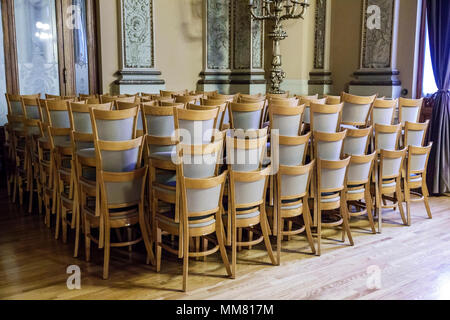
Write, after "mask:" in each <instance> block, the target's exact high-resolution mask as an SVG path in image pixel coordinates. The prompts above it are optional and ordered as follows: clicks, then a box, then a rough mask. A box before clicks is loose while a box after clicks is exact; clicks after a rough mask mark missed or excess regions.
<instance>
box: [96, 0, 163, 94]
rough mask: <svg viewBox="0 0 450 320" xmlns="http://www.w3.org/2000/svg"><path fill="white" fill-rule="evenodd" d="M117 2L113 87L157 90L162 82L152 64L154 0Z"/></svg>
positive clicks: (130, 90) (127, 90) (123, 90)
mask: <svg viewBox="0 0 450 320" xmlns="http://www.w3.org/2000/svg"><path fill="white" fill-rule="evenodd" d="M118 4H119V13H120V14H119V18H120V21H119V23H120V46H121V59H120V70H119V71H118V72H117V73H116V75H117V76H118V78H119V79H118V80H116V81H115V82H114V90H113V91H114V93H115V94H125V93H129V94H134V93H137V92H145V93H159V91H160V90H163V89H164V88H165V82H164V80H162V79H161V77H160V76H161V72H160V71H158V70H157V69H156V67H155V36H154V27H153V0H119V1H118ZM104 54H105V53H104Z"/></svg>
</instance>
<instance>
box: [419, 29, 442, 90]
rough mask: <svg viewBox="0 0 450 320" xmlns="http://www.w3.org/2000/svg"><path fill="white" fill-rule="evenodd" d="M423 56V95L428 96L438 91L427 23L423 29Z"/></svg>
mask: <svg viewBox="0 0 450 320" xmlns="http://www.w3.org/2000/svg"><path fill="white" fill-rule="evenodd" d="M425 37H426V38H425V56H424V59H425V61H424V71H423V89H422V91H423V95H424V96H428V95H432V94H434V93H435V92H436V91H438V88H437V86H436V80H435V78H434V72H433V64H432V62H431V51H430V38H429V34H428V24H427V26H426V30H425Z"/></svg>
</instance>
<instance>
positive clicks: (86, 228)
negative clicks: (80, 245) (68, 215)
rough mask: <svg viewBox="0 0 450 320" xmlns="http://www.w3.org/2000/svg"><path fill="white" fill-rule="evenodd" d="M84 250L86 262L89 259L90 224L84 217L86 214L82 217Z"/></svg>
mask: <svg viewBox="0 0 450 320" xmlns="http://www.w3.org/2000/svg"><path fill="white" fill-rule="evenodd" d="M84 221H85V224H84V243H85V246H84V250H85V254H86V262H89V261H91V238H90V236H91V225H90V223H89V220H88V219H87V218H86V216H85V217H84Z"/></svg>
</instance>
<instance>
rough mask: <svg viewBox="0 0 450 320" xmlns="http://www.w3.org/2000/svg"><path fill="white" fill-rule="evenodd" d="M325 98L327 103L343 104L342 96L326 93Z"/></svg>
mask: <svg viewBox="0 0 450 320" xmlns="http://www.w3.org/2000/svg"><path fill="white" fill-rule="evenodd" d="M325 98H326V99H327V101H326V104H331V105H333V104H341V102H342V101H341V96H329V95H325Z"/></svg>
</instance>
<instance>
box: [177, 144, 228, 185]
mask: <svg viewBox="0 0 450 320" xmlns="http://www.w3.org/2000/svg"><path fill="white" fill-rule="evenodd" d="M223 143H224V137H222V139H221V140H219V141H216V142H214V143H210V144H205V145H186V144H181V143H180V144H178V145H177V154H178V156H179V157H181V162H182V163H183V174H184V177H186V178H191V179H206V178H210V177H214V176H216V175H217V173H218V171H219V165H220V164H221V160H220V157H221V156H222V155H223Z"/></svg>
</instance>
